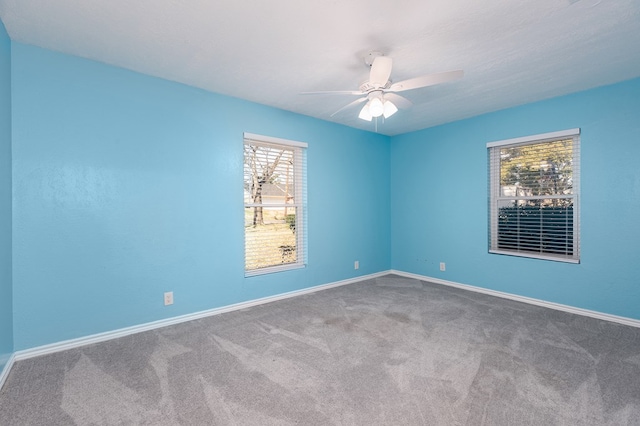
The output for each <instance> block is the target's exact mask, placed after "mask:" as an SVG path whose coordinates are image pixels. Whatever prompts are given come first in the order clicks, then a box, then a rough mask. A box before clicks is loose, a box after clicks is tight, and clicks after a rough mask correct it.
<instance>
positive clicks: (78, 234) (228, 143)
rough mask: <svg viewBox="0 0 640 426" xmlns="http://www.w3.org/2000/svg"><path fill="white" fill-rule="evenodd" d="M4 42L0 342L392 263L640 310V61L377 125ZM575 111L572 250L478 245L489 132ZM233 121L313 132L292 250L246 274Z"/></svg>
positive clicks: (482, 235)
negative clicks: (446, 120) (637, 75)
mask: <svg viewBox="0 0 640 426" xmlns="http://www.w3.org/2000/svg"><path fill="white" fill-rule="evenodd" d="M2 46H3V51H2V53H1V54H0V63H1V65H2V66H0V68H1V69H2V70H5V71H0V74H1V75H0V90H5V91H7V93H8V94H7V96H3V98H2V99H3V102H6V103H5V104H0V133H1V134H2V135H6V138H5V137H4V136H3V139H2V140H3V145H2V146H0V149H2V152H3V155H2V156H1V157H0V161H3V162H2V163H1V164H2V170H5V171H6V170H11V162H10V161H7V159H8V158H11V156H13V177H11V175H9V174H7V173H6V172H5V174H4V175H3V177H1V178H0V194H4V195H0V229H1V230H3V232H4V234H8V239H6V238H3V240H2V241H3V242H4V245H3V246H0V267H4V270H5V271H6V270H8V271H9V272H8V274H7V273H6V272H5V275H6V276H7V277H8V280H3V281H1V282H2V284H1V285H2V287H1V288H0V292H1V293H0V303H5V304H7V306H6V309H4V308H5V307H4V306H3V309H2V311H1V312H3V314H2V315H4V316H6V317H7V318H6V319H7V320H6V321H5V320H4V317H3V321H2V322H1V323H0V324H1V325H2V327H3V328H2V329H1V330H0V344H3V345H4V349H2V350H0V352H2V351H4V352H7V351H9V352H10V351H11V350H12V347H11V340H12V337H11V329H12V327H11V319H12V318H13V346H14V349H15V350H21V349H27V348H31V347H35V346H39V345H43V344H47V343H54V342H58V341H61V340H65V339H71V338H76V337H82V336H86V335H90V334H94V333H99V332H104V331H109V330H114V329H118V328H122V327H127V326H133V325H137V324H141V323H145V322H149V321H154V320H159V319H163V318H168V317H173V316H177V315H182V314H188V313H192V312H197V311H201V310H206V309H210V308H215V307H219V306H225V305H229V304H232V303H237V302H241V301H245V300H251V299H255V298H259V297H264V296H269V295H274V294H278V293H282V292H286V291H292V290H297V289H301V288H305V287H310V286H314V285H319V284H324V283H330V282H334V281H339V280H342V279H347V278H352V277H356V276H359V275H365V274H370V273H374V272H379V271H384V270H387V269H390V268H393V269H397V270H401V271H406V272H412V273H417V274H422V275H427V276H432V277H437V278H442V279H445V280H450V281H455V282H460V283H465V284H471V285H476V286H480V287H485V288H490V289H494V290H499V291H504V292H508V293H514V294H518V295H523V296H529V297H534V298H538V299H543V300H547V301H552V302H558V303H563V304H567V305H571V306H576V307H582V308H586V309H592V310H596V311H601V312H606V313H611V314H616V315H622V316H627V317H631V318H638V319H640V312H639V311H638V309H637V306H638V305H640V286H637V285H636V284H637V277H638V275H639V273H640V262H639V260H640V259H639V256H638V254H639V251H638V243H637V241H638V240H639V238H640V224H639V223H638V220H637V216H638V215H637V212H638V211H640V194H639V192H640V167H638V164H639V163H638V158H640V155H639V154H640V141H639V140H638V139H639V137H638V135H640V121H639V120H638V119H637V117H638V113H639V112H640V100H639V99H640V80H632V81H628V82H624V83H620V84H617V85H613V86H608V87H603V88H599V89H594V90H590V91H586V92H582V93H578V94H574V95H570V96H565V97H560V98H556V99H552V100H548V101H544V102H539V103H535V104H530V105H525V106H522V107H517V108H512V109H508V110H505V111H500V112H496V113H492V114H487V115H483V116H480V117H475V118H472V119H468V120H463V121H459V122H456V123H451V124H447V125H443V126H438V127H435V128H431V129H427V130H423V131H419V132H415V133H411V134H406V135H401V136H396V137H393V138H388V137H385V136H381V135H376V134H373V133H369V132H362V131H359V130H355V129H351V128H346V127H343V126H338V125H335V124H331V123H327V122H323V121H320V120H316V119H312V118H309V117H304V116H300V115H296V114H293V113H289V112H286V111H281V110H277V109H273V108H269V107H265V106H261V105H257V104H253V103H250V102H246V101H243V100H239V99H234V98H229V97H225V96H221V95H217V94H213V93H208V92H205V91H202V90H198V89H195V88H191V87H188V86H183V85H180V84H177V83H173V82H169V81H165V80H161V79H157V78H153V77H149V76H144V75H141V74H137V73H133V72H130V71H126V70H123V69H119V68H115V67H110V66H107V65H104V64H100V63H97V62H93V61H88V60H84V59H80V58H77V57H73V56H68V55H63V54H59V53H55V52H52V51H48V50H45V49H40V48H36V47H33V46H27V45H23V44H20V43H12V44H11V53H9V46H10V45H9V41H8V39H7V38H6V34H5V35H4V38H3V39H2ZM9 55H11V56H10V57H9ZM5 65H6V66H5ZM9 65H11V67H12V68H11V69H12V70H13V73H12V80H10V77H9V74H8V73H9V71H8V70H9V68H8V67H9ZM3 72H4V74H2V73H3ZM11 82H12V85H13V87H12V92H11V93H9V92H10V85H11ZM5 83H6V84H5ZM9 94H10V95H11V97H9ZM7 99H11V102H12V103H10V102H9V101H7ZM11 117H12V118H13V121H12V124H11ZM3 123H4V124H3ZM574 127H580V128H581V129H582V154H581V158H582V195H581V208H582V210H581V220H582V223H581V229H582V232H581V235H582V263H581V264H579V265H574V264H565V263H559V262H548V261H540V260H532V259H523V258H516V257H509V256H499V255H489V254H488V253H487V182H486V181H487V158H486V143H487V142H488V141H494V140H501V139H507V138H513V137H519V136H526V135H531V134H537V133H544V132H550V131H556V130H563V129H568V128H574ZM243 132H251V133H257V134H264V135H268V136H274V137H281V138H286V139H294V140H300V141H305V142H308V143H309V149H308V193H309V248H308V252H309V266H308V267H307V268H305V269H302V270H294V271H288V272H284V273H279V274H271V275H266V276H261V277H252V278H244V273H243V244H242V241H243V210H242V133H243ZM11 137H12V138H13V152H11V143H10V142H9V141H10V139H11ZM5 152H6V154H7V155H4V153H5ZM12 178H13V183H11V179H12ZM12 185H13V193H14V197H13V211H14V215H13V218H14V219H13V229H11V228H10V225H9V224H10V223H11V186H12ZM11 232H13V253H12V252H11V243H10V242H11ZM4 234H3V235H4ZM7 241H8V243H6V242H7ZM3 250H4V251H3ZM12 256H13V294H11V292H12V288H11V267H12V263H11V257H12ZM354 260H359V261H360V266H361V267H360V270H358V271H354V270H353V261H354ZM439 262H446V263H447V271H446V272H440V271H439V270H438V264H439ZM170 290H171V291H174V293H175V301H176V302H175V304H174V305H173V306H169V307H165V306H163V304H162V293H163V292H165V291H170ZM6 296H8V297H6ZM12 298H13V307H12V306H11V303H10V300H11V299H12ZM7 301H9V302H7ZM11 312H13V315H11Z"/></svg>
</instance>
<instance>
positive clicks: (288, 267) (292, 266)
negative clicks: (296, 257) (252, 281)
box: [244, 263, 307, 278]
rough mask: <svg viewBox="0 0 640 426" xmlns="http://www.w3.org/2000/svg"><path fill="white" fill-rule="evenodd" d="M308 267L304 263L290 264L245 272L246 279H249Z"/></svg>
mask: <svg viewBox="0 0 640 426" xmlns="http://www.w3.org/2000/svg"><path fill="white" fill-rule="evenodd" d="M306 267H307V265H305V264H304V263H289V264H286V265H278V266H270V267H268V268H260V269H253V270H251V271H245V272H244V277H245V278H249V277H256V276H259V275H265V274H273V273H276V272H284V271H291V270H293V269H302V268H306Z"/></svg>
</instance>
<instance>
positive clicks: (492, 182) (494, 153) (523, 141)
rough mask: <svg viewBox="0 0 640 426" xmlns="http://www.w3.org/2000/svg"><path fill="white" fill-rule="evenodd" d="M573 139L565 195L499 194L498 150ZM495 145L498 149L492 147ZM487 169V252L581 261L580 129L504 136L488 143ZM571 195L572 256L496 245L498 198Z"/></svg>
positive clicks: (560, 260)
mask: <svg viewBox="0 0 640 426" xmlns="http://www.w3.org/2000/svg"><path fill="white" fill-rule="evenodd" d="M569 138H571V139H573V145H572V147H573V151H572V155H573V158H572V188H573V190H572V194H570V195H566V196H564V195H563V196H548V195H545V196H538V197H526V196H519V197H517V196H502V195H501V194H500V149H499V148H504V147H515V146H524V145H532V144H539V143H544V142H553V141H557V140H563V139H569ZM494 148H498V149H494ZM487 151H488V162H489V165H488V169H489V253H495V254H502V255H509V256H519V257H528V258H534V259H543V260H552V261H557V262H567V263H580V203H579V199H580V129H579V128H575V129H568V130H562V131H559V132H551V133H543V134H539V135H533V136H525V137H521V138H514V139H507V140H502V141H495V142H489V143H487ZM554 197H555V198H572V199H573V255H572V256H568V255H556V254H541V253H534V252H526V251H516V250H506V249H499V248H498V213H499V208H498V204H499V202H500V201H505V200H516V199H522V200H526V199H536V198H538V199H539V198H544V199H549V198H554Z"/></svg>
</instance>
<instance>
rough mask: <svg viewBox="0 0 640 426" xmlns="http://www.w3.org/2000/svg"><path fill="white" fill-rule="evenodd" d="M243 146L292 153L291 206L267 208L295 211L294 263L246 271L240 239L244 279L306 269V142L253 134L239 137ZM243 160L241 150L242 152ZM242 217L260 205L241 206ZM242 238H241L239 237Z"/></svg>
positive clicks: (246, 204) (244, 134)
mask: <svg viewBox="0 0 640 426" xmlns="http://www.w3.org/2000/svg"><path fill="white" fill-rule="evenodd" d="M242 142H243V146H244V145H246V144H248V143H249V144H250V143H251V142H253V143H254V144H257V145H262V146H273V147H276V148H278V147H282V148H284V149H292V150H293V153H294V169H295V171H294V176H295V178H294V179H295V184H294V202H293V203H290V204H282V206H280V205H278V204H275V205H274V204H269V205H268V206H269V207H285V206H286V207H295V209H296V233H295V235H296V261H295V262H292V263H286V264H282V265H274V266H267V267H264V268H259V269H251V270H247V269H246V255H247V251H246V242H245V240H244V238H243V246H244V247H245V249H244V253H245V271H244V275H245V277H253V276H258V275H264V274H271V273H275V272H282V271H289V270H292V269H300V268H304V267H306V265H307V244H306V240H307V226H306V225H307V219H306V218H307V199H306V197H307V159H306V149H307V146H308V144H307V143H306V142H298V141H292V140H288V139H281V138H275V137H271V136H263V135H257V134H254V133H247V132H244V133H243V141H242ZM243 156H244V150H243ZM243 204H244V206H243V214H244V210H245V209H246V208H247V207H256V206H264V204H262V205H260V204H252V203H243ZM243 237H244V236H243Z"/></svg>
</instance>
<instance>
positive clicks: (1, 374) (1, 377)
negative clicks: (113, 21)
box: [0, 353, 16, 391]
mask: <svg viewBox="0 0 640 426" xmlns="http://www.w3.org/2000/svg"><path fill="white" fill-rule="evenodd" d="M15 360H16V354H15V353H12V354H11V356H10V357H9V359H8V360H7V363H6V364H5V365H4V368H3V369H2V371H0V391H1V390H2V387H3V386H4V382H5V381H6V380H7V377H9V371H11V367H13V363H14V362H15Z"/></svg>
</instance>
